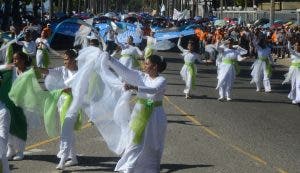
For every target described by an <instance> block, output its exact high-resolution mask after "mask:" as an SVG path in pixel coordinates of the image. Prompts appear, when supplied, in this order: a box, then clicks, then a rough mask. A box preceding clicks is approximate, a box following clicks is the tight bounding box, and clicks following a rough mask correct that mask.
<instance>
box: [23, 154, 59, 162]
mask: <svg viewBox="0 0 300 173" xmlns="http://www.w3.org/2000/svg"><path fill="white" fill-rule="evenodd" d="M24 160H36V161H46V162H51V163H55V164H58V162H59V159H58V158H57V156H56V155H25V156H24Z"/></svg>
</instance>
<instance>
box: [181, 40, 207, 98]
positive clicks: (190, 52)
mask: <svg viewBox="0 0 300 173" xmlns="http://www.w3.org/2000/svg"><path fill="white" fill-rule="evenodd" d="M177 47H178V48H179V50H180V51H181V52H182V56H184V65H183V67H182V69H181V71H180V75H181V77H182V79H183V80H184V81H185V89H184V90H183V93H184V94H185V98H186V99H188V98H191V96H190V93H191V90H192V88H193V87H194V86H195V82H196V74H197V67H196V65H195V61H196V60H198V61H199V62H202V60H201V59H200V55H199V54H197V53H196V52H195V51H194V50H195V45H194V42H193V41H189V43H188V46H187V48H188V49H184V48H183V47H182V46H181V37H180V38H179V39H178V43H177Z"/></svg>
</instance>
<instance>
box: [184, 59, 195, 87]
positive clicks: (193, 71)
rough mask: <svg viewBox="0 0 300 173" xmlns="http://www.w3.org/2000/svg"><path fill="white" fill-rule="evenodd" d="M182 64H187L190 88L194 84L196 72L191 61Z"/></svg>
mask: <svg viewBox="0 0 300 173" xmlns="http://www.w3.org/2000/svg"><path fill="white" fill-rule="evenodd" d="M184 65H186V66H188V70H189V73H190V75H191V76H192V88H194V87H195V84H196V73H197V72H196V67H195V64H194V63H192V62H185V63H184Z"/></svg>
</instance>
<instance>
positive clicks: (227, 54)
mask: <svg viewBox="0 0 300 173" xmlns="http://www.w3.org/2000/svg"><path fill="white" fill-rule="evenodd" d="M217 50H218V51H219V52H220V56H218V59H217V61H216V64H217V66H218V77H217V78H218V84H217V87H216V89H219V95H220V98H224V97H225V95H226V97H227V98H230V94H231V89H232V86H233V83H234V80H235V76H236V69H235V66H234V65H233V64H230V63H226V61H242V60H243V58H242V57H241V55H243V54H244V53H245V50H243V49H229V48H227V47H225V46H219V45H218V46H217ZM246 52H247V51H246Z"/></svg>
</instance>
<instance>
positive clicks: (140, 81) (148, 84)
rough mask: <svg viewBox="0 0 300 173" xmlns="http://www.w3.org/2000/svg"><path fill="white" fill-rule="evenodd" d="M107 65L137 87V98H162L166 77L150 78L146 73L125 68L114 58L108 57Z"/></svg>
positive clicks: (159, 99)
mask: <svg viewBox="0 0 300 173" xmlns="http://www.w3.org/2000/svg"><path fill="white" fill-rule="evenodd" d="M109 65H110V66H111V67H112V69H113V70H114V71H115V72H116V73H117V74H118V75H119V76H121V77H122V79H123V80H124V81H125V82H126V83H128V84H130V85H134V86H137V87H138V92H137V96H138V97H139V98H146V99H152V100H154V101H161V100H163V96H164V92H165V90H166V86H167V82H166V79H165V78H164V77H163V76H158V77H156V78H151V77H150V76H149V75H148V74H146V73H143V72H141V71H138V70H131V69H129V68H127V67H126V66H124V65H122V64H121V63H120V62H118V61H117V60H115V59H114V58H110V60H109Z"/></svg>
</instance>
